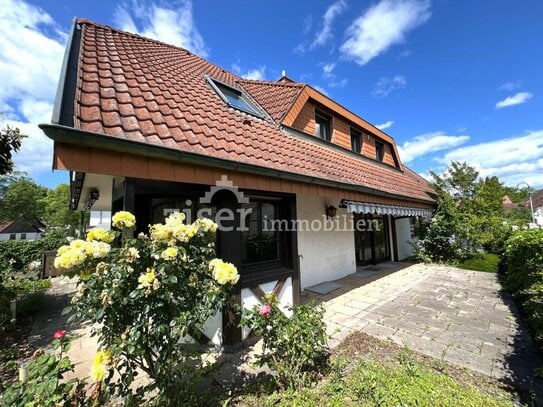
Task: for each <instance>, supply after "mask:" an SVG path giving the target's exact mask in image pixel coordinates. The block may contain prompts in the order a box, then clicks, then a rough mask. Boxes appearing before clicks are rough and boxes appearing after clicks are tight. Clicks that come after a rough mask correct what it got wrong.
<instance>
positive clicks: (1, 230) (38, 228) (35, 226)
mask: <svg viewBox="0 0 543 407" xmlns="http://www.w3.org/2000/svg"><path fill="white" fill-rule="evenodd" d="M44 230H45V224H44V223H43V222H42V221H40V220H39V219H37V218H27V217H24V216H22V217H20V218H19V219H17V220H13V221H8V222H5V223H3V224H0V240H36V239H39V238H40V237H41V234H42V233H43V231H44Z"/></svg>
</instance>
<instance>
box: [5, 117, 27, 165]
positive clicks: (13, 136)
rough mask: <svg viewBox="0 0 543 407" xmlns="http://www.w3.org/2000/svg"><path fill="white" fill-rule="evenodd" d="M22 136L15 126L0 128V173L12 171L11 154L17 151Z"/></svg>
mask: <svg viewBox="0 0 543 407" xmlns="http://www.w3.org/2000/svg"><path fill="white" fill-rule="evenodd" d="M24 137H26V136H24V135H23V134H21V132H20V130H19V129H18V128H17V127H9V126H6V127H4V128H2V129H0V175H4V174H9V173H10V172H12V171H13V160H12V155H13V153H14V152H17V151H19V149H20V148H21V143H22V141H23V138H24Z"/></svg>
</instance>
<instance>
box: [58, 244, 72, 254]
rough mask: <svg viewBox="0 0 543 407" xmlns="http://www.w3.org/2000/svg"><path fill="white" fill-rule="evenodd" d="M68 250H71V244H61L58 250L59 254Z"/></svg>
mask: <svg viewBox="0 0 543 407" xmlns="http://www.w3.org/2000/svg"><path fill="white" fill-rule="evenodd" d="M68 250H70V246H60V247H59V248H58V250H57V256H60V255H61V254H64V253H66V252H67V251H68Z"/></svg>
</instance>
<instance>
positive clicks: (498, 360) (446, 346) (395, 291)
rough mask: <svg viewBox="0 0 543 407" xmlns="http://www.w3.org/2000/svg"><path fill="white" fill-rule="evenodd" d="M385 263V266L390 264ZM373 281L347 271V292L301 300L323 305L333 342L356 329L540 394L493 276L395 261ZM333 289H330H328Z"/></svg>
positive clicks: (528, 347)
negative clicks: (350, 274) (394, 266)
mask: <svg viewBox="0 0 543 407" xmlns="http://www.w3.org/2000/svg"><path fill="white" fill-rule="evenodd" d="M389 264H390V263H389ZM395 264H396V269H395V270H394V269H392V268H390V267H388V268H389V269H390V270H387V273H379V275H378V276H371V278H366V279H365V278H361V277H360V273H359V275H358V276H356V277H355V278H353V277H352V276H347V277H345V278H343V279H340V280H338V281H337V282H338V283H339V284H344V289H343V290H342V292H341V293H337V294H336V295H329V296H327V297H320V296H318V295H314V294H309V293H305V292H304V293H302V301H309V300H311V299H314V300H317V301H319V302H322V303H323V304H324V306H325V308H326V314H325V319H326V322H327V324H328V325H329V328H330V329H329V333H330V334H331V335H332V340H331V345H332V346H333V345H336V344H338V343H339V342H340V341H341V339H342V338H345V337H346V336H347V335H348V334H350V333H351V332H353V331H363V332H366V333H367V334H369V335H372V336H375V337H378V338H380V339H385V340H391V341H393V342H395V343H398V344H400V345H405V346H408V347H410V348H412V349H414V350H416V351H418V352H421V353H423V354H426V355H429V356H432V357H435V358H438V359H443V360H445V361H447V362H450V363H453V364H457V365H460V366H463V367H466V368H469V369H472V370H475V371H477V372H480V373H483V374H486V375H488V376H491V377H494V378H497V379H499V380H503V381H507V382H513V383H515V384H517V385H519V386H521V387H525V388H528V389H531V390H533V391H535V392H536V393H537V394H538V395H539V398H541V395H543V381H542V380H541V379H537V378H534V375H533V373H534V369H536V368H539V367H542V366H543V365H542V362H541V359H540V357H539V355H538V353H537V352H536V350H535V348H534V345H533V343H532V341H531V338H530V336H529V334H528V333H527V331H526V329H525V327H524V326H523V324H522V322H521V320H520V318H519V315H518V311H517V309H516V307H515V305H514V302H513V301H512V299H511V297H510V296H509V295H508V294H507V293H502V292H501V286H500V284H499V282H498V280H497V276H496V275H495V274H492V273H484V272H478V271H470V270H462V269H457V268H454V267H448V266H443V265H424V264H417V265H410V264H402V263H395ZM332 294H334V293H332Z"/></svg>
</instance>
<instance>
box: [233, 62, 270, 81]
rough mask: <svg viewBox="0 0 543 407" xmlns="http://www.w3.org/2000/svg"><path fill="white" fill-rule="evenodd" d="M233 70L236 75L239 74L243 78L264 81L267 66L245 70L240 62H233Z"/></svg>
mask: <svg viewBox="0 0 543 407" xmlns="http://www.w3.org/2000/svg"><path fill="white" fill-rule="evenodd" d="M232 71H234V73H235V74H236V75H239V76H241V77H242V78H245V79H252V80H257V81H262V80H264V78H265V74H266V66H261V67H259V68H254V69H248V70H244V69H243V68H242V67H241V66H240V65H239V64H237V63H236V64H232Z"/></svg>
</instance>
